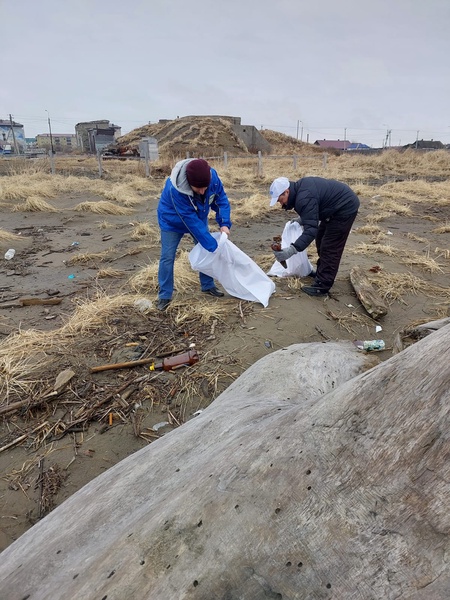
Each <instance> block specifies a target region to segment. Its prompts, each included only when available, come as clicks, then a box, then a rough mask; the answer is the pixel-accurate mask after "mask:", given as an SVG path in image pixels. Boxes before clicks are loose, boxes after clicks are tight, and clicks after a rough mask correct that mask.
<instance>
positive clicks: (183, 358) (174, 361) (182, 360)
mask: <svg viewBox="0 0 450 600" xmlns="http://www.w3.org/2000/svg"><path fill="white" fill-rule="evenodd" d="M198 361H199V356H198V353H197V350H188V352H183V353H182V354H177V355H176V356H169V357H167V358H163V360H162V362H160V363H155V364H153V365H151V366H150V371H154V370H156V369H162V370H163V371H171V370H172V369H174V368H176V367H181V366H182V365H193V364H195V363H196V362H198Z"/></svg>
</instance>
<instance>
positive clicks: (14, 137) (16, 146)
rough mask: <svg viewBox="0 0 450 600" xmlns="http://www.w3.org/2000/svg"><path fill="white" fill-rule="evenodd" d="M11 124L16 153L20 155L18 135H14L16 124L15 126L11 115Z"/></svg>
mask: <svg viewBox="0 0 450 600" xmlns="http://www.w3.org/2000/svg"><path fill="white" fill-rule="evenodd" d="M9 123H10V125H11V133H12V137H13V142H14V152H15V153H16V154H19V147H18V145H17V141H16V134H15V133H14V124H13V120H12V116H11V115H9Z"/></svg>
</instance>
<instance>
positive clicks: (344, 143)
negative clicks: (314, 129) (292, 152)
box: [314, 140, 350, 150]
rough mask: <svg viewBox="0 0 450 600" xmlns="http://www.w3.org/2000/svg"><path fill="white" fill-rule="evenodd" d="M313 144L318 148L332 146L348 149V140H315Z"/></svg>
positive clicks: (337, 148)
mask: <svg viewBox="0 0 450 600" xmlns="http://www.w3.org/2000/svg"><path fill="white" fill-rule="evenodd" d="M314 146H320V148H324V149H326V148H333V149H334V150H348V148H349V146H350V141H349V140H316V141H315V142H314Z"/></svg>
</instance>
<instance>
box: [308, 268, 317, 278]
mask: <svg viewBox="0 0 450 600" xmlns="http://www.w3.org/2000/svg"><path fill="white" fill-rule="evenodd" d="M316 275H317V273H316V271H314V269H313V270H312V271H311V272H310V273H308V275H306V277H312V278H313V279H315V277H316Z"/></svg>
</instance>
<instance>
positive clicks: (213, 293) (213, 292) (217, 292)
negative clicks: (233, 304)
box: [202, 286, 225, 298]
mask: <svg viewBox="0 0 450 600" xmlns="http://www.w3.org/2000/svg"><path fill="white" fill-rule="evenodd" d="M202 291H203V293H204V294H209V295H210V296H215V297H216V298H222V296H224V295H225V294H224V293H223V292H221V291H220V290H218V289H217V288H216V286H214V287H212V288H209V290H202Z"/></svg>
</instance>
